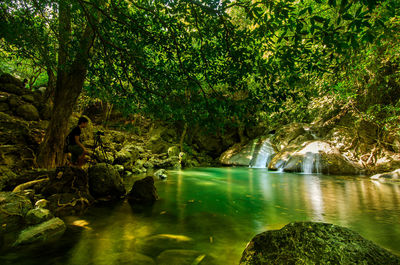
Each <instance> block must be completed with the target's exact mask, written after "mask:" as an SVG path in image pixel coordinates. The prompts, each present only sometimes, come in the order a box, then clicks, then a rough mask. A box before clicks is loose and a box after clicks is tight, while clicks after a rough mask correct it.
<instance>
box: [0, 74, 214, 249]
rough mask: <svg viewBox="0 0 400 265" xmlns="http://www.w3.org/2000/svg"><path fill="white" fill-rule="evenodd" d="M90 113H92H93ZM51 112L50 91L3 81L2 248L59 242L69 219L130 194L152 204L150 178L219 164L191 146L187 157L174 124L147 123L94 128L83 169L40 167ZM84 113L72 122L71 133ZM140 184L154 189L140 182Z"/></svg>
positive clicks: (0, 122) (85, 139)
mask: <svg viewBox="0 0 400 265" xmlns="http://www.w3.org/2000/svg"><path fill="white" fill-rule="evenodd" d="M92 110H93V108H92ZM83 112H86V113H87V114H88V115H89V116H90V115H91V111H90V108H89V109H88V110H85V111H83ZM50 115H51V104H50V103H48V101H46V99H45V97H44V89H38V90H36V91H30V90H28V89H25V88H24V86H23V84H22V82H21V81H20V80H18V79H16V78H14V77H13V76H11V75H7V74H3V75H1V76H0V128H1V130H0V175H1V176H0V220H1V221H0V249H8V248H10V247H20V246H22V245H32V244H33V245H40V244H48V243H51V242H52V241H53V240H57V239H58V238H59V237H60V236H61V235H62V234H63V233H64V231H65V230H66V225H65V223H64V221H63V220H62V219H63V218H64V217H65V216H70V215H80V214H82V213H83V212H84V211H85V210H86V209H87V208H88V207H89V206H90V205H92V204H94V203H96V202H102V201H110V200H121V199H125V197H126V196H128V198H129V199H130V200H129V201H130V202H131V203H132V205H134V206H138V207H139V208H140V207H141V205H148V204H151V203H153V202H154V201H155V200H156V199H157V198H158V196H157V192H156V190H155V187H154V181H153V182H151V181H149V179H151V180H152V179H153V178H166V177H167V175H166V171H165V169H180V168H183V167H192V166H199V165H210V164H212V161H213V158H212V157H210V156H209V155H208V154H206V153H205V152H201V151H200V152H199V151H196V149H195V148H192V147H190V146H185V150H184V152H182V151H181V150H180V148H179V144H178V143H179V135H178V133H177V131H176V130H174V128H171V127H168V126H166V125H160V124H154V123H153V124H152V123H151V122H149V121H144V122H142V123H141V124H135V125H136V126H137V127H139V126H140V128H139V130H135V132H132V131H129V130H117V129H108V128H105V127H104V126H102V125H101V124H95V123H90V126H89V128H87V129H86V130H84V132H83V135H82V139H83V142H84V144H85V146H86V147H87V149H88V150H89V151H90V158H91V159H90V160H91V161H90V163H89V164H88V165H87V166H86V167H85V168H84V169H83V170H82V169H79V168H74V167H69V166H62V167H58V168H57V169H53V170H45V169H40V168H38V167H37V165H36V157H37V154H38V149H39V145H40V143H41V142H42V140H43V136H44V133H45V129H46V128H47V126H48V122H49V121H48V120H49V118H50ZM80 115H81V114H79V113H78V112H76V113H74V115H73V116H72V117H71V119H70V127H71V128H72V127H73V126H75V124H76V122H77V119H78V117H79V116H80ZM94 118H95V117H94ZM100 121H101V120H100ZM117 122H121V120H117ZM122 124H123V121H122ZM97 131H101V132H102V133H101V134H97V136H96V132H97ZM138 131H139V133H138ZM103 134H104V135H103ZM99 140H100V141H101V144H100V143H99ZM154 172H156V173H157V174H154ZM140 179H144V180H143V181H144V183H146V184H145V185H141V183H142V182H143V181H142V182H141V181H139V182H136V183H135V181H136V180H140ZM139 204H140V205H139Z"/></svg>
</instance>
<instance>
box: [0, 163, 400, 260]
mask: <svg viewBox="0 0 400 265" xmlns="http://www.w3.org/2000/svg"><path fill="white" fill-rule="evenodd" d="M156 187H157V190H158V194H159V196H160V200H159V201H157V202H156V204H155V205H154V206H153V207H152V208H151V209H148V210H147V211H145V212H136V211H134V210H133V209H132V208H131V207H130V205H129V204H128V203H127V202H121V203H118V204H113V205H103V206H96V207H93V208H91V209H90V210H89V211H88V212H87V213H86V214H85V215H84V216H83V217H80V218H79V219H80V220H75V219H71V220H70V222H75V224H78V225H81V226H84V229H83V232H80V233H76V232H75V233H73V232H70V233H67V234H66V235H65V236H64V237H63V238H62V240H60V242H59V243H57V244H55V245H54V246H53V247H49V248H46V249H42V250H40V251H35V252H29V253H22V252H19V253H10V254H8V255H6V256H5V257H3V258H2V259H0V261H1V263H2V264H41V265H45V264H60V265H61V264H68V265H75V264H76V265H78V264H79V265H80V264H93V265H100V264H101V265H103V264H104V265H105V264H107V265H113V264H115V265H117V264H121V261H122V260H127V258H126V257H129V256H132V255H133V253H135V251H136V245H137V244H138V242H141V241H143V240H144V239H145V238H146V237H148V236H152V235H156V234H174V235H183V236H186V237H190V238H192V239H194V240H195V245H194V246H192V247H191V249H195V250H199V251H201V252H203V253H206V254H209V255H211V256H212V257H214V258H215V259H216V261H217V264H223V265H227V264H238V262H239V260H240V256H241V253H242V251H243V250H244V248H245V246H246V244H247V242H248V241H249V240H250V239H251V238H252V237H253V236H254V235H256V234H257V233H260V232H263V231H265V230H269V229H280V228H281V227H283V226H284V225H286V224H287V223H289V222H293V221H305V220H309V221H322V222H328V223H334V224H337V225H341V226H345V227H349V228H351V229H353V230H355V231H357V232H359V233H360V234H361V235H362V236H364V237H365V238H367V239H370V240H372V241H374V242H375V243H377V244H379V245H381V246H383V247H385V248H387V249H389V250H391V251H392V252H394V253H396V254H400V185H398V184H391V183H380V182H374V181H371V180H369V179H367V178H356V177H342V176H326V175H306V174H288V173H276V172H268V171H267V170H266V169H251V168H199V169H191V170H184V171H171V172H169V177H168V180H166V181H157V182H156ZM128 260H129V258H128Z"/></svg>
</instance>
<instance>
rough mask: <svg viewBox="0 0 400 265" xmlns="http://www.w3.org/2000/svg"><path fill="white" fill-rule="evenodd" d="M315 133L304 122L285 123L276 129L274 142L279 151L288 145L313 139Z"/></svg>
mask: <svg viewBox="0 0 400 265" xmlns="http://www.w3.org/2000/svg"><path fill="white" fill-rule="evenodd" d="M313 138H314V137H313V135H312V133H311V131H310V129H309V128H307V127H306V126H305V124H302V123H291V124H288V125H284V126H282V127H280V128H279V130H277V131H276V133H275V134H274V137H273V142H274V143H275V144H276V148H277V150H278V151H281V150H282V149H284V148H286V147H287V146H288V145H293V144H299V143H303V142H304V141H307V140H311V139H313Z"/></svg>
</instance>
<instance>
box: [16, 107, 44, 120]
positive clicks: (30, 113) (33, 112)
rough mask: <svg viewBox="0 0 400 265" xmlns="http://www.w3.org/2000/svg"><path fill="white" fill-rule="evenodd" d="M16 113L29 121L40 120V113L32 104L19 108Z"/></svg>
mask: <svg viewBox="0 0 400 265" xmlns="http://www.w3.org/2000/svg"><path fill="white" fill-rule="evenodd" d="M16 113H17V115H18V116H20V117H22V118H23V119H25V120H27V121H37V120H39V118H40V115H39V111H38V110H37V109H36V107H35V106H33V105H32V104H23V105H20V106H19V107H18V108H17V110H16Z"/></svg>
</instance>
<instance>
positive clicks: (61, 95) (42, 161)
mask: <svg viewBox="0 0 400 265" xmlns="http://www.w3.org/2000/svg"><path fill="white" fill-rule="evenodd" d="M75 74H76V75H72V76H67V77H66V78H65V79H66V80H62V81H61V82H57V83H58V84H57V86H56V94H55V97H54V107H53V113H52V117H51V120H50V123H49V126H48V127H47V130H46V135H45V139H44V141H43V143H42V144H41V146H40V152H39V156H38V158H37V160H38V161H37V163H38V165H39V166H40V167H43V168H54V167H56V166H59V165H61V164H62V163H63V161H64V151H63V150H64V142H65V138H66V134H67V133H68V120H69V117H70V116H71V114H72V111H73V108H74V106H75V104H76V101H77V99H78V97H79V95H80V93H81V91H82V87H83V82H84V80H85V76H86V70H84V71H82V72H81V73H75Z"/></svg>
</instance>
